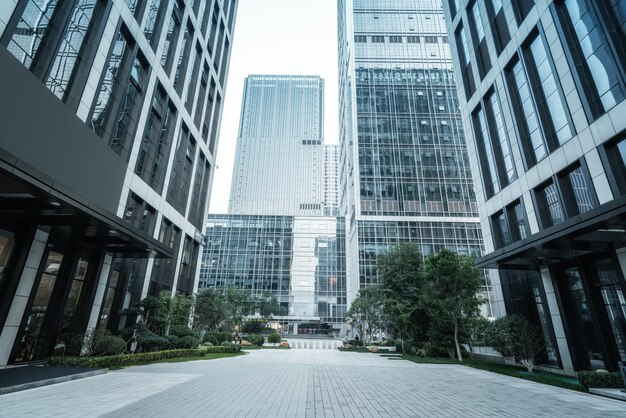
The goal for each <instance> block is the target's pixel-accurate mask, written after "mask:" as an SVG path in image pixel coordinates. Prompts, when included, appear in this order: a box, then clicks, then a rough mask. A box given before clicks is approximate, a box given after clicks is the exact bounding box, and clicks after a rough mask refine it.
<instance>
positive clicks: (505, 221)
mask: <svg viewBox="0 0 626 418" xmlns="http://www.w3.org/2000/svg"><path fill="white" fill-rule="evenodd" d="M443 6H444V10H445V16H446V23H447V25H448V32H449V34H450V35H449V36H450V40H451V45H452V50H453V51H454V53H453V59H454V63H455V69H456V70H457V71H456V72H457V76H458V77H459V80H460V81H461V83H460V85H459V87H460V88H459V96H460V106H461V113H462V115H463V121H464V125H465V127H466V132H467V135H468V138H469V141H468V148H469V154H470V161H471V163H470V164H471V166H472V171H473V173H474V183H475V188H476V194H477V201H478V211H479V214H480V219H481V223H482V230H483V234H484V237H485V255H484V256H483V257H482V258H481V259H479V260H478V264H479V266H482V267H485V268H493V269H498V270H497V271H496V270H493V271H492V279H493V281H494V282H498V281H499V282H501V286H502V293H503V295H504V304H505V306H506V311H507V312H510V313H519V314H523V315H526V316H527V317H528V318H529V319H530V320H531V321H533V322H535V323H536V324H537V325H538V326H541V328H542V329H543V332H544V337H545V340H546V346H547V347H548V358H547V359H546V361H547V362H549V363H551V364H552V365H554V366H558V367H561V368H562V369H563V370H564V371H565V372H566V373H569V374H573V373H574V371H575V370H588V369H598V368H602V369H609V370H616V369H617V363H618V361H626V299H625V296H624V295H625V294H626V281H625V280H624V272H625V271H626V235H625V231H626V230H625V226H626V224H625V222H624V219H625V217H624V214H625V213H626V196H625V194H626V188H625V187H624V185H625V184H626V169H625V167H626V164H625V163H626V152H625V150H626V139H625V138H626V118H625V117H624V115H625V114H626V100H624V99H625V98H626V71H625V70H624V68H625V65H624V64H625V62H626V61H625V57H626V54H625V50H624V46H625V45H626V36H625V33H624V27H625V25H626V9H625V6H626V4H625V2H623V1H591V0H564V1H549V0H541V1H539V0H537V1H532V0H510V1H504V0H502V1H500V0H489V1H476V0H470V1H465V0H456V1H454V0H451V1H445V2H444V3H443Z"/></svg>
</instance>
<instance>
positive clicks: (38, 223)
mask: <svg viewBox="0 0 626 418" xmlns="http://www.w3.org/2000/svg"><path fill="white" fill-rule="evenodd" d="M236 10H237V2H236V0H208V1H199V0H195V1H191V0H111V1H105V0H70V1H63V2H56V1H42V0H10V1H8V2H3V4H2V5H1V6H0V91H2V99H1V100H0V109H1V114H0V330H1V333H0V367H2V366H4V365H7V364H18V363H24V362H32V361H37V360H41V359H42V358H44V357H46V356H47V355H50V354H52V353H56V354H60V353H63V352H64V350H65V348H66V346H67V344H68V342H69V340H70V339H71V338H72V337H73V336H75V335H77V334H81V333H84V332H85V331H86V330H87V329H93V328H95V327H97V326H106V327H108V328H109V329H111V330H113V331H117V330H118V329H119V328H121V327H124V326H125V325H126V323H127V322H129V321H130V322H132V321H133V320H134V319H133V318H126V317H124V316H122V315H120V314H119V312H120V311H121V310H122V309H123V308H126V307H129V306H131V305H133V304H135V303H136V302H138V301H139V300H141V299H142V298H143V297H145V296H146V295H148V294H154V295H156V294H158V293H159V292H160V291H161V290H170V291H180V292H184V293H187V294H191V293H192V292H194V291H195V290H196V289H197V277H198V272H199V264H200V247H201V244H202V228H203V224H204V220H205V216H206V212H207V208H208V195H209V191H210V186H211V180H212V176H213V171H214V166H215V163H214V162H215V157H214V153H215V148H216V143H217V133H218V130H219V123H220V115H221V108H222V97H223V95H224V87H225V83H226V73H227V72H226V69H227V67H228V60H229V50H230V44H231V42H232V28H233V25H234V22H235V15H236Z"/></svg>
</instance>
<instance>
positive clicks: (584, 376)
mask: <svg viewBox="0 0 626 418" xmlns="http://www.w3.org/2000/svg"><path fill="white" fill-rule="evenodd" d="M578 380H579V381H580V384H581V385H582V386H583V387H584V388H585V390H587V391H588V390H589V388H623V387H624V379H622V375H621V374H620V373H619V372H608V373H603V372H580V373H578Z"/></svg>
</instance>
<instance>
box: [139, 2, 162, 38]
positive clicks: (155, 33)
mask: <svg viewBox="0 0 626 418" xmlns="http://www.w3.org/2000/svg"><path fill="white" fill-rule="evenodd" d="M166 8H167V2H166V1H161V0H151V1H150V5H149V6H148V17H147V18H146V26H145V28H144V30H143V33H144V35H145V36H146V39H147V40H148V42H150V46H152V48H153V49H154V48H156V45H157V43H158V42H159V34H160V31H161V26H162V24H163V20H164V17H165V9H166Z"/></svg>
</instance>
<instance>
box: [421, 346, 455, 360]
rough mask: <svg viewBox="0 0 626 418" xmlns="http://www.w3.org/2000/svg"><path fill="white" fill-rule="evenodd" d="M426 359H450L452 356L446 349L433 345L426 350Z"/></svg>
mask: <svg viewBox="0 0 626 418" xmlns="http://www.w3.org/2000/svg"><path fill="white" fill-rule="evenodd" d="M426 357H438V358H447V357H450V354H449V353H448V350H446V349H445V348H442V347H438V346H436V345H431V346H430V347H428V348H427V349H426Z"/></svg>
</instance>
